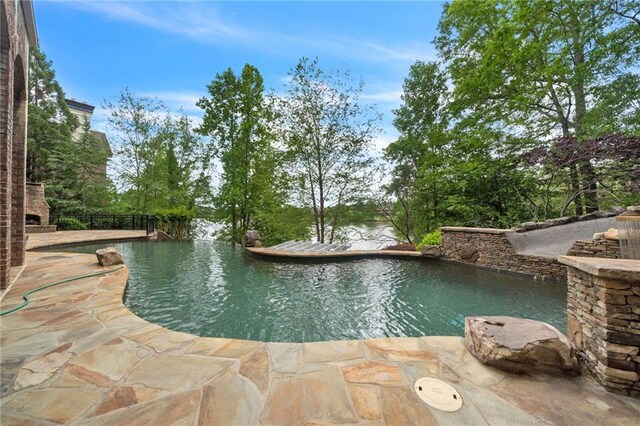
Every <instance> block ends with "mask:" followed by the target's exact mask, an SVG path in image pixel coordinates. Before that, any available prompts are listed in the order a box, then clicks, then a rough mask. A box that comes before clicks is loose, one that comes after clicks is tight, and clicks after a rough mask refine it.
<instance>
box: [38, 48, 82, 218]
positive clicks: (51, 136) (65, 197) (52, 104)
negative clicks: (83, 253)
mask: <svg viewBox="0 0 640 426" xmlns="http://www.w3.org/2000/svg"><path fill="white" fill-rule="evenodd" d="M29 59H30V66H29V108H28V110H29V116H28V126H27V170H26V174H27V180H28V181H30V182H42V183H44V184H45V185H46V193H47V199H48V200H49V204H50V205H51V207H52V213H54V214H55V213H56V212H60V211H61V210H65V209H78V208H80V207H82V206H81V205H80V204H79V202H78V200H76V199H74V197H73V196H74V192H75V191H74V189H77V187H78V186H79V184H81V183H82V182H81V181H79V180H78V179H77V176H76V173H75V172H76V170H75V168H74V167H73V164H74V159H75V157H76V156H77V150H76V149H75V146H74V141H73V139H72V134H73V132H74V130H75V129H76V128H77V127H78V124H79V123H78V121H77V119H76V118H75V116H74V115H73V114H72V113H71V111H69V108H68V107H67V104H66V102H65V94H64V91H63V90H62V87H61V86H60V84H59V83H58V81H57V80H56V78H55V71H54V70H53V66H52V63H51V61H49V60H47V57H46V55H45V54H44V53H43V52H42V51H40V50H39V49H38V47H31V49H30V51H29Z"/></svg>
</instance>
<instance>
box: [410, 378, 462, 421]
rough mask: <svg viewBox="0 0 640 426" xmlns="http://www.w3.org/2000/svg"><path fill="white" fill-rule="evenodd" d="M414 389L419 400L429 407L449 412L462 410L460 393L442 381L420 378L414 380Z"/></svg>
mask: <svg viewBox="0 0 640 426" xmlns="http://www.w3.org/2000/svg"><path fill="white" fill-rule="evenodd" d="M414 388H415V390H416V393H417V394H418V396H419V397H420V399H422V400H423V401H424V402H425V403H426V404H427V405H429V406H430V407H433V408H436V409H438V410H442V411H449V412H453V411H458V410H459V409H460V408H462V397H461V396H460V393H459V392H458V391H457V390H455V388H454V387H453V386H451V385H450V384H448V383H445V382H443V381H442V380H438V379H434V378H431V377H422V378H420V379H418V380H416V384H415V385H414Z"/></svg>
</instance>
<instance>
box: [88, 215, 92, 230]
mask: <svg viewBox="0 0 640 426" xmlns="http://www.w3.org/2000/svg"><path fill="white" fill-rule="evenodd" d="M89 229H93V213H92V214H90V215H89Z"/></svg>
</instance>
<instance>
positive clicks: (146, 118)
mask: <svg viewBox="0 0 640 426" xmlns="http://www.w3.org/2000/svg"><path fill="white" fill-rule="evenodd" d="M105 108H106V109H108V110H109V118H108V123H109V126H110V129H111V135H112V136H111V137H112V138H113V139H114V140H115V143H114V146H115V149H114V154H115V157H116V160H117V161H115V162H114V166H115V167H114V169H115V172H116V175H117V181H118V184H119V185H120V187H121V190H123V191H124V192H126V193H128V194H129V197H128V198H129V199H130V200H131V206H130V209H131V210H132V211H134V212H136V213H143V214H145V213H153V211H154V209H155V203H156V201H157V200H158V195H159V192H160V188H161V186H162V185H161V180H160V179H158V174H159V173H160V170H161V168H162V166H163V164H162V162H161V161H159V160H160V158H161V157H162V155H163V154H164V152H165V151H164V146H163V137H162V132H161V129H162V122H163V120H162V114H163V113H164V111H165V107H164V105H163V104H162V103H161V102H160V101H158V100H157V99H151V98H147V97H137V96H135V95H134V94H132V93H131V92H130V91H129V90H128V89H125V90H123V91H122V93H121V94H120V96H119V97H118V99H117V100H116V101H106V102H105Z"/></svg>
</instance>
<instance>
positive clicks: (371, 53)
mask: <svg viewBox="0 0 640 426" xmlns="http://www.w3.org/2000/svg"><path fill="white" fill-rule="evenodd" d="M70 4H72V5H74V6H75V7H78V8H81V9H83V10H86V11H89V12H92V13H95V14H98V15H102V16H105V17H107V18H110V19H117V20H121V21H128V22H132V23H135V24H138V25H142V26H146V27H150V28H155V29H157V30H160V31H164V32H168V33H172V34H178V35H181V36H183V37H186V38H189V39H192V40H195V41H198V42H201V43H206V44H216V45H221V44H224V45H226V46H229V45H242V46H250V47H254V48H257V49H261V50H263V51H264V50H269V49H270V50H272V51H274V52H281V51H282V50H283V48H285V47H290V48H296V47H297V48H311V49H314V50H315V51H317V52H318V54H319V53H326V52H329V53H331V54H333V55H336V56H339V57H343V58H358V59H362V60H367V61H370V62H390V63H395V62H414V61H416V60H432V59H434V58H435V52H434V50H433V47H432V46H431V45H430V44H429V43H428V42H427V41H408V42H403V43H400V42H399V43H398V44H397V45H387V44H384V43H382V42H380V41H376V40H369V39H359V38H353V37H348V36H343V35H339V34H338V35H336V34H334V33H314V34H313V35H312V36H311V35H308V34H307V35H305V34H296V35H295V36H292V35H290V34H286V33H282V32H278V31H273V30H269V29H265V28H258V27H252V28H248V27H247V26H244V25H241V24H238V23H234V22H233V19H232V18H231V17H229V16H222V14H221V12H220V11H219V10H218V7H217V6H216V5H214V4H212V3H210V2H205V3H199V4H196V3H191V2H178V3H174V2H171V4H168V3H165V2H126V3H125V2H103V1H78V2H72V3H70Z"/></svg>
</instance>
